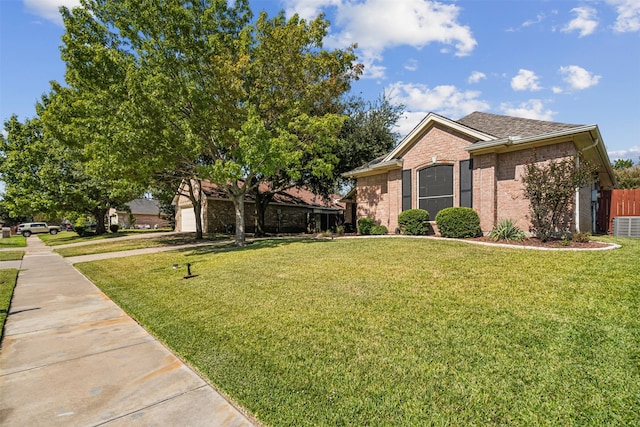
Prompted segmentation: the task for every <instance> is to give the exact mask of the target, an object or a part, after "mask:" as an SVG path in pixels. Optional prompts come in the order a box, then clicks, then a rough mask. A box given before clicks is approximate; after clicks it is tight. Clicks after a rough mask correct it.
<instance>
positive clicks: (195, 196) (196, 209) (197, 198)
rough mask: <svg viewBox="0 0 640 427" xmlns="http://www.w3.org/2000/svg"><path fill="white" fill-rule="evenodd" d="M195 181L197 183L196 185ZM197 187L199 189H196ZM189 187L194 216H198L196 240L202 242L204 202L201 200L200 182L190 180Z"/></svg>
mask: <svg viewBox="0 0 640 427" xmlns="http://www.w3.org/2000/svg"><path fill="white" fill-rule="evenodd" d="M194 181H196V182H195V183H194ZM194 186H195V187H197V188H194ZM187 187H188V188H189V194H188V195H187V196H188V197H189V201H191V206H193V214H194V215H195V216H196V240H202V200H201V195H202V193H201V191H200V181H199V180H192V179H190V180H188V181H187Z"/></svg>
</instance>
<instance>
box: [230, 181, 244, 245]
mask: <svg viewBox="0 0 640 427" xmlns="http://www.w3.org/2000/svg"><path fill="white" fill-rule="evenodd" d="M231 200H233V207H234V208H235V211H236V242H235V245H236V246H244V245H245V244H246V241H245V232H244V194H243V193H241V194H235V193H234V194H233V197H232V198H231Z"/></svg>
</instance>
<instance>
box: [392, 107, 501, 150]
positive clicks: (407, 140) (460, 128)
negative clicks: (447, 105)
mask: <svg viewBox="0 0 640 427" xmlns="http://www.w3.org/2000/svg"><path fill="white" fill-rule="evenodd" d="M432 123H439V124H441V125H443V126H446V127H448V128H450V129H453V130H455V131H457V132H459V133H462V134H464V135H468V136H471V137H473V138H476V139H478V140H480V141H491V140H495V137H494V136H492V135H489V134H487V133H484V132H480V131H478V130H475V129H473V128H470V127H468V126H465V125H463V124H462V123H458V122H456V121H455V120H451V119H448V118H446V117H443V116H440V115H438V114H435V113H429V114H427V115H426V116H425V118H423V119H422V120H421V121H420V123H418V125H417V126H416V127H414V128H413V129H412V130H411V132H409V133H408V134H407V136H405V137H404V138H403V139H402V141H400V143H399V144H398V145H397V146H396V148H394V149H393V150H392V151H391V152H390V153H389V154H387V155H386V156H385V158H384V160H385V161H388V160H391V159H393V158H395V157H398V155H399V154H400V153H402V151H404V150H405V148H406V147H407V146H409V145H411V144H412V143H413V142H414V141H415V139H416V138H418V137H419V136H420V135H421V134H422V132H423V131H424V130H425V129H426V128H427V127H429V126H430V125H431V124H432Z"/></svg>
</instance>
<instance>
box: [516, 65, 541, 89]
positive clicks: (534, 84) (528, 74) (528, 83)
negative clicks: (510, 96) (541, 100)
mask: <svg viewBox="0 0 640 427" xmlns="http://www.w3.org/2000/svg"><path fill="white" fill-rule="evenodd" d="M511 88H512V89H513V90H530V91H536V90H540V89H542V88H541V87H540V85H539V84H538V76H536V73H534V72H533V71H530V70H525V69H522V68H521V69H520V71H518V75H517V76H515V77H514V78H512V79H511Z"/></svg>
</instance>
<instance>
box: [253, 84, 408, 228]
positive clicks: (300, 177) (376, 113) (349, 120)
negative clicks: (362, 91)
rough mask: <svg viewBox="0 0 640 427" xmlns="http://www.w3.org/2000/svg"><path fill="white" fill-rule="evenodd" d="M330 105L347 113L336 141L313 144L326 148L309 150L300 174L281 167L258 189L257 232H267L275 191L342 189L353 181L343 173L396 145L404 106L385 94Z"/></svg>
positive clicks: (329, 191) (300, 163)
mask: <svg viewBox="0 0 640 427" xmlns="http://www.w3.org/2000/svg"><path fill="white" fill-rule="evenodd" d="M330 108H332V109H335V110H338V111H343V113H344V114H345V115H346V118H345V120H344V122H343V124H342V127H341V128H340V132H339V134H338V139H337V141H336V140H332V142H331V143H326V141H323V143H322V144H315V145H312V146H311V147H318V148H320V149H324V150H325V151H324V152H323V153H316V152H313V151H312V150H308V151H306V152H305V153H304V154H303V156H302V158H301V160H300V162H299V163H298V165H299V167H300V173H299V174H297V176H295V177H294V176H292V174H290V173H289V171H288V170H286V169H285V170H283V169H281V170H279V171H278V173H277V174H276V175H275V176H271V177H268V178H267V179H265V181H266V183H267V185H265V186H263V187H262V188H260V191H258V190H259V189H258V188H256V189H255V199H256V210H257V218H258V230H257V232H258V233H264V224H265V212H266V208H267V206H268V204H269V203H270V202H271V201H272V200H273V198H274V197H275V195H276V194H278V193H280V192H283V191H285V190H287V189H289V188H291V187H295V186H304V187H307V188H309V189H311V190H313V191H314V192H315V193H316V194H319V195H321V196H324V197H327V196H329V195H330V194H332V193H339V192H340V191H341V190H343V189H344V187H345V186H348V185H349V184H351V182H349V181H347V180H345V179H344V178H342V176H341V174H343V173H344V172H347V171H350V170H352V169H354V168H356V167H358V166H361V165H363V164H365V163H367V162H369V161H371V160H373V159H375V158H377V157H379V156H381V155H383V154H386V153H387V152H389V151H390V150H391V149H392V148H393V147H394V146H395V145H396V143H397V141H398V139H399V135H398V134H397V133H395V132H394V131H393V128H394V126H395V125H396V123H397V122H398V119H399V118H400V116H401V115H402V112H403V111H404V107H403V106H401V105H394V104H393V103H392V102H391V101H390V100H389V98H387V97H386V96H385V95H384V94H383V95H381V96H380V98H378V99H377V100H375V101H366V100H364V99H363V98H361V97H352V98H349V99H347V100H346V101H343V102H342V103H341V104H333V105H331V106H330ZM320 156H322V158H323V159H324V160H325V163H324V165H323V166H325V167H326V168H323V169H321V170H320V173H318V172H319V171H318V170H317V169H314V168H313V166H314V165H315V164H317V163H316V162H317V159H318V158H319V157H320ZM305 166H306V167H305ZM308 166H311V167H308Z"/></svg>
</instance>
